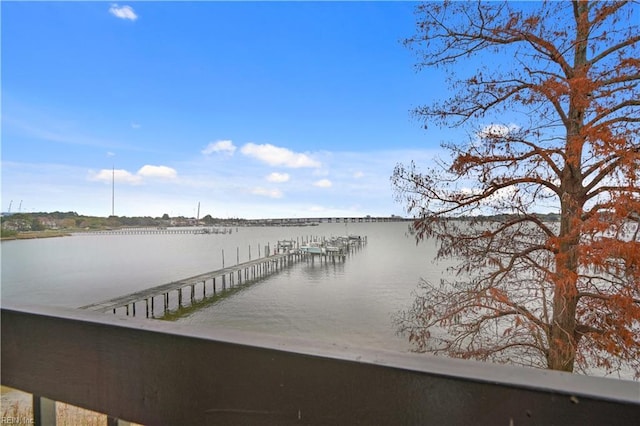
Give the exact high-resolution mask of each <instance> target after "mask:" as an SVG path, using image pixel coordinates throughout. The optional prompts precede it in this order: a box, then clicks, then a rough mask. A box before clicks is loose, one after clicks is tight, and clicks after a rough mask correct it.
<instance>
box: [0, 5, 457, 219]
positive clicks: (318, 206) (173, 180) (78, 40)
mask: <svg viewBox="0 0 640 426" xmlns="http://www.w3.org/2000/svg"><path fill="white" fill-rule="evenodd" d="M414 7H415V3H409V2H397V3H378V2H374V3H363V2H349V3H335V2H322V3H306V2H282V3H273V2H260V3H253V2H251V3H248V2H191V3H181V2H134V3H99V2H80V3H76V2H60V3H57V2H54V3H49V2H25V3H13V2H2V4H1V8H2V10H1V13H2V63H1V68H2V206H1V207H2V210H3V211H6V210H7V208H8V206H9V203H10V202H11V200H13V206H12V211H14V212H15V211H17V209H18V206H19V203H20V202H22V211H55V210H59V211H77V212H78V213H80V214H90V215H98V216H108V215H109V214H111V179H112V174H113V173H112V170H113V169H115V214H117V215H122V216H124V215H126V216H134V215H136V216H137V215H145V216H160V215H162V214H164V213H168V214H170V215H171V216H179V215H183V216H195V215H196V208H197V205H198V203H200V204H201V216H203V215H205V214H211V215H212V216H214V217H245V218H259V217H267V218H269V217H329V216H364V215H372V216H387V215H391V214H398V215H402V214H403V213H404V209H403V206H402V205H401V204H399V203H398V202H396V201H395V200H394V197H393V191H392V187H391V183H390V180H389V178H390V176H391V174H392V172H393V168H394V166H395V165H396V164H397V163H398V162H403V163H407V162H409V161H411V160H415V161H416V162H417V163H418V164H427V163H428V162H430V161H432V159H433V158H434V156H437V155H442V154H440V148H439V145H440V142H441V141H442V140H443V139H444V138H445V137H446V136H445V135H444V134H442V133H439V132H438V130H437V129H434V130H431V129H430V130H429V131H426V130H423V129H422V128H421V123H420V122H418V121H416V120H415V119H413V118H412V117H411V114H410V110H411V109H412V108H414V107H416V106H418V105H421V104H425V103H429V101H430V100H433V99H435V98H437V97H441V96H442V95H443V94H442V93H441V90H442V89H443V82H442V76H441V75H437V74H434V73H429V74H428V73H426V72H420V73H416V71H415V69H414V63H415V61H416V58H415V57H414V55H413V53H412V52H411V51H410V50H408V49H406V48H405V47H403V46H402V43H401V40H402V39H404V38H406V37H408V36H410V35H412V34H413V32H414V29H415V19H416V17H415V15H414V14H413V11H414Z"/></svg>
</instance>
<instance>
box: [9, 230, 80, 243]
mask: <svg viewBox="0 0 640 426" xmlns="http://www.w3.org/2000/svg"><path fill="white" fill-rule="evenodd" d="M70 235H71V234H70V233H68V232H65V231H54V230H46V231H26V232H16V233H6V232H3V233H2V238H0V239H1V240H2V241H8V240H31V239H34V238H56V237H68V236H70Z"/></svg>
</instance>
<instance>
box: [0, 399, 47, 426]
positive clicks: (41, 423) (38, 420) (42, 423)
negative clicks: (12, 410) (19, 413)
mask: <svg viewBox="0 0 640 426" xmlns="http://www.w3.org/2000/svg"><path fill="white" fill-rule="evenodd" d="M3 418H4V417H3ZM16 420H19V419H16ZM2 423H4V421H3V422H2ZM33 423H34V424H35V425H36V426H49V425H52V426H55V424H56V402H55V401H53V400H51V399H49V398H45V397H43V396H38V395H33Z"/></svg>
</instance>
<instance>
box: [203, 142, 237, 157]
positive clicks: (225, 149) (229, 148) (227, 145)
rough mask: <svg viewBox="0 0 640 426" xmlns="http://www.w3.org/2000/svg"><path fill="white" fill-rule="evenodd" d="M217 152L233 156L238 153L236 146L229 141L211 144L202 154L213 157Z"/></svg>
mask: <svg viewBox="0 0 640 426" xmlns="http://www.w3.org/2000/svg"><path fill="white" fill-rule="evenodd" d="M215 152H221V153H224V154H229V155H233V153H234V152H236V146H235V145H234V144H233V142H232V141H229V140H225V141H216V142H209V145H207V146H206V148H205V149H203V150H202V153H203V154H204V155H211V154H213V153H215Z"/></svg>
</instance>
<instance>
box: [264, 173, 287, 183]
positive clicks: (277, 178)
mask: <svg viewBox="0 0 640 426" xmlns="http://www.w3.org/2000/svg"><path fill="white" fill-rule="evenodd" d="M267 180H268V181H269V182H276V183H282V182H288V181H289V174H287V173H277V172H274V173H271V174H270V175H269V176H267Z"/></svg>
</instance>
